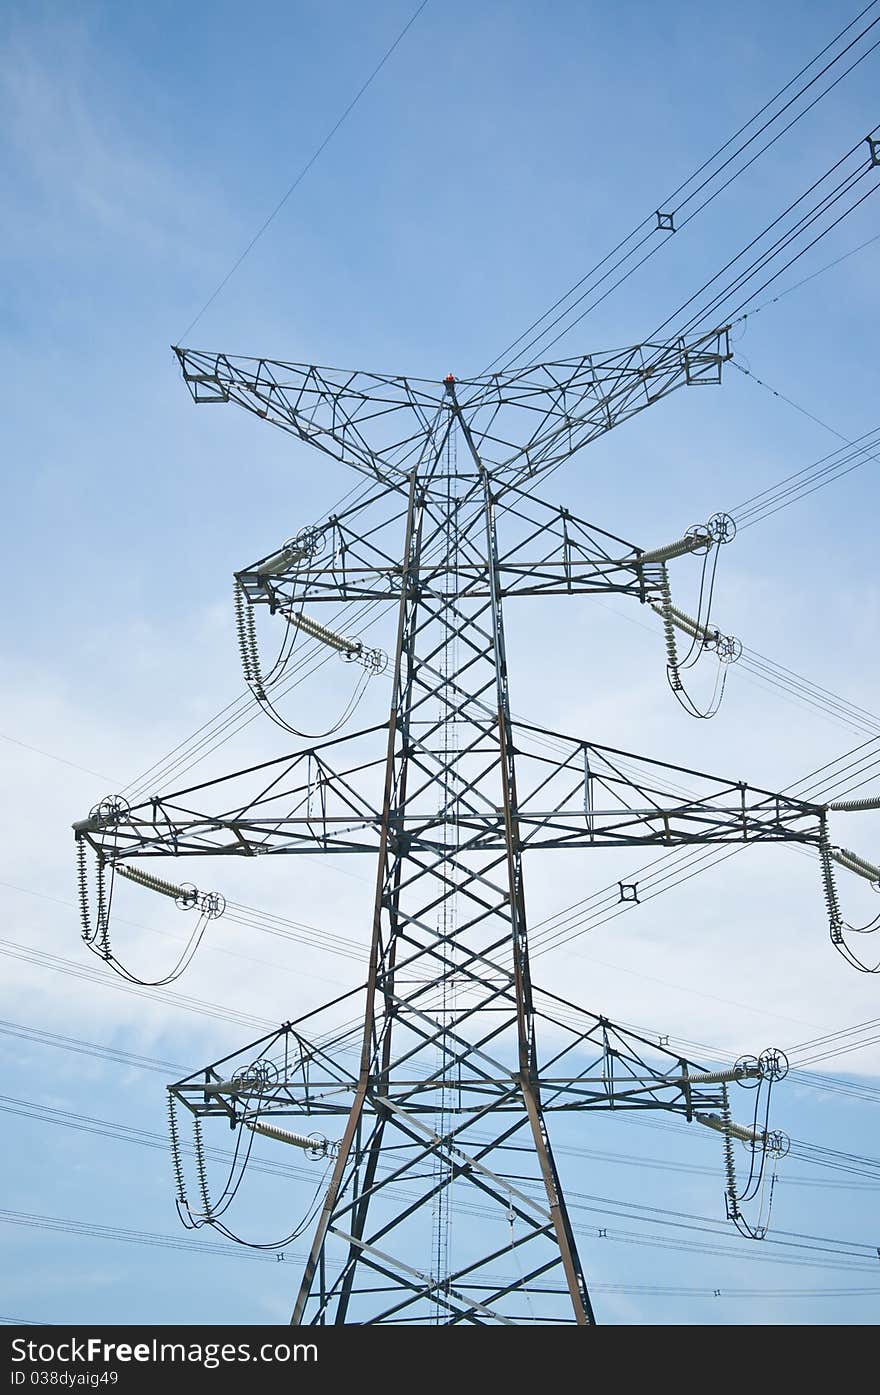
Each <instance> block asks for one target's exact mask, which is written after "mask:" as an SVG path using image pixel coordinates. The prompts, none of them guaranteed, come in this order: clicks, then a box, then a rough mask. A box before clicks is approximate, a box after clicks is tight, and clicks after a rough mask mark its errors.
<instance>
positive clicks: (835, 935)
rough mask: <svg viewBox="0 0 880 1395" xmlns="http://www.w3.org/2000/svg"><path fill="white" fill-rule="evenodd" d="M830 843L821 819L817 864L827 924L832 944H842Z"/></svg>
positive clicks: (824, 824)
mask: <svg viewBox="0 0 880 1395" xmlns="http://www.w3.org/2000/svg"><path fill="white" fill-rule="evenodd" d="M832 859H833V854H832V851H831V845H830V843H829V842H828V824H827V821H826V820H825V818H823V819H822V823H821V827H820V830H819V865H820V867H821V869H822V890H823V892H824V894H825V905H826V908H827V910H828V926H829V930H830V932H831V941H832V944H836V945H842V944H843V923H844V922H843V915H842V914H841V910H840V902H839V901H838V899H837V884H836V882H835V880H834V865H833V860H832Z"/></svg>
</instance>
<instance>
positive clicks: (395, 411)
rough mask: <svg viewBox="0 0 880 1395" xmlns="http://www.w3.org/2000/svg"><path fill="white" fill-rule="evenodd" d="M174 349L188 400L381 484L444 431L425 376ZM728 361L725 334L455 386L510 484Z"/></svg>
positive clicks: (428, 451) (484, 451)
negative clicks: (237, 411)
mask: <svg viewBox="0 0 880 1395" xmlns="http://www.w3.org/2000/svg"><path fill="white" fill-rule="evenodd" d="M174 352H175V354H176V355H177V357H178V359H179V361H180V365H181V368H182V369H183V375H184V379H185V381H186V383H187V385H188V387H189V389H190V392H191V393H192V396H193V400H194V401H195V402H198V403H206V402H234V403H236V404H237V405H238V406H240V407H244V408H245V409H246V410H247V411H249V412H253V413H254V414H255V415H256V416H258V417H261V418H262V419H263V420H265V421H268V422H271V423H272V425H274V426H279V427H281V428H282V429H283V430H285V431H289V432H291V433H292V434H293V435H295V436H298V437H299V439H300V440H302V441H305V442H307V443H308V444H309V445H313V446H316V447H317V448H318V449H319V450H322V451H324V452H326V453H327V454H328V455H332V456H333V457H334V458H335V459H337V460H340V461H342V462H343V464H346V465H350V466H352V467H353V468H355V469H357V470H359V471H361V472H362V473H364V474H367V475H369V476H370V477H371V478H375V479H380V480H383V481H385V482H386V483H396V484H398V485H399V486H401V487H403V486H404V485H405V483H406V478H407V476H408V475H409V474H410V473H411V472H412V471H413V470H418V469H420V468H424V466H425V464H426V463H427V462H428V461H429V460H430V458H431V455H432V452H433V448H434V444H435V438H437V437H438V436H441V435H442V433H443V432H444V431H446V430H448V429H449V418H448V414H447V412H446V411H445V404H444V394H443V389H442V387H438V385H437V384H436V383H435V382H434V381H432V380H430V379H424V378H408V377H401V376H391V375H387V374H381V373H363V372H355V371H349V370H344V369H334V368H319V367H315V366H314V365H309V364H302V363H282V362H279V361H277V360H273V359H263V358H260V359H255V358H244V357H235V356H230V355H228V354H214V353H206V352H203V351H200V350H194V349H182V348H177V347H175V349H174ZM730 357H731V354H730V345H729V330H728V328H727V327H724V328H722V329H716V330H712V331H710V332H709V333H708V334H705V333H704V334H700V335H695V336H693V337H691V338H688V339H676V340H674V341H672V342H671V343H666V344H663V343H658V344H651V343H647V344H637V345H635V346H634V347H631V348H626V349H618V350H614V351H612V352H610V353H605V354H585V355H583V356H581V357H580V358H576V359H567V360H563V361H560V362H558V363H545V364H538V365H536V366H533V367H528V368H523V369H519V370H516V371H512V372H506V373H495V374H491V375H487V376H485V377H480V378H473V379H470V380H462V381H461V382H460V383H459V384H458V388H459V392H460V393H461V394H462V410H463V412H464V415H465V418H466V420H467V424H468V426H469V428H470V431H471V433H472V436H473V439H474V441H475V444H476V446H477V449H478V450H479V452H480V456H481V459H482V461H483V463H484V465H485V467H486V468H487V469H488V470H489V471H490V472H492V473H493V474H498V475H503V476H505V477H510V478H515V477H519V476H520V475H523V474H527V475H534V474H536V473H538V471H540V470H542V469H546V468H548V467H550V466H551V465H553V464H555V463H556V462H557V461H559V460H560V459H563V458H565V457H567V456H569V455H571V454H572V453H573V452H574V451H576V450H580V449H581V448H582V447H583V446H585V445H587V444H588V443H589V442H590V441H592V440H595V439H596V437H598V436H601V435H604V433H605V432H607V431H610V430H612V428H613V427H615V426H617V425H618V424H619V423H620V422H622V421H626V420H627V419H628V418H630V417H632V416H634V415H635V414H636V413H637V412H641V411H643V410H644V408H645V407H649V406H651V405H652V404H653V403H655V402H658V401H659V400H660V399H661V398H663V397H666V396H667V395H668V394H669V393H670V392H672V391H674V390H675V389H676V388H678V387H682V386H685V385H695V384H705V383H715V384H717V383H720V381H721V369H722V364H723V363H724V362H726V361H727V360H728V359H729V358H730ZM524 436H525V440H523V437H524Z"/></svg>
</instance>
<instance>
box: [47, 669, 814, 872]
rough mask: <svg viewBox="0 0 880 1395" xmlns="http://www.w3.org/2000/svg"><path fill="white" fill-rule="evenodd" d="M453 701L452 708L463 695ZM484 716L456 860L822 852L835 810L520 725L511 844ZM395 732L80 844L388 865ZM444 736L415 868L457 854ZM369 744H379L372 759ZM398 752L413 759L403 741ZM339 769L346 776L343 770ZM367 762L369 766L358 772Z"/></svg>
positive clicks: (404, 832) (418, 758) (128, 820)
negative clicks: (388, 768)
mask: <svg viewBox="0 0 880 1395" xmlns="http://www.w3.org/2000/svg"><path fill="white" fill-rule="evenodd" d="M450 690H451V696H452V695H453V694H454V685H452V684H450ZM475 707H476V710H474V711H472V712H468V711H467V709H468V704H467V702H466V700H465V698H464V695H462V703H461V707H460V708H459V713H460V718H461V721H462V724H465V723H466V724H467V726H468V727H469V728H470V730H471V733H472V739H471V741H470V743H469V745H468V746H467V748H466V749H465V750H463V751H461V752H460V753H459V755H460V760H459V762H457V764H460V765H461V766H462V767H463V766H464V764H465V761H466V760H470V762H471V763H472V770H471V772H470V773H469V774H468V775H464V774H461V773H459V774H458V776H457V801H458V809H457V812H456V816H455V824H456V828H457V830H458V835H459V837H458V844H457V853H456V857H463V856H464V855H465V854H469V853H475V852H500V851H504V849H505V848H506V847H507V845H508V841H509V838H510V837H511V836H513V837H514V839H515V841H516V843H517V846H518V847H519V848H520V849H521V850H523V851H526V850H528V849H530V848H539V849H541V850H544V851H546V850H548V849H551V850H552V849H557V850H558V849H565V848H584V847H640V846H652V845H657V846H663V847H681V846H684V845H686V844H690V843H707V844H716V843H767V842H771V843H776V842H796V843H806V844H811V845H813V846H816V847H818V845H819V840H820V831H821V820H822V815H823V812H824V809H823V806H821V805H816V804H811V803H808V802H806V801H804V800H798V799H793V798H790V797H789V796H787V795H782V794H777V793H774V792H772V791H769V790H761V789H756V788H754V787H752V786H750V785H747V784H745V783H744V782H742V781H736V780H729V779H724V778H722V777H719V776H710V775H706V774H703V773H702V772H699V771H695V770H691V769H689V768H688V767H683V766H675V765H670V764H669V763H667V762H665V761H651V760H649V759H647V758H646V757H644V756H640V755H637V754H635V753H633V752H626V751H618V750H616V749H614V748H611V747H604V746H597V745H595V744H594V743H592V742H587V741H579V740H577V739H576V738H573V737H561V736H560V735H559V734H558V733H555V732H547V731H543V730H542V729H540V728H536V727H534V726H531V725H528V724H526V723H520V722H511V727H510V730H511V734H512V736H513V739H514V741H515V745H514V747H513V750H512V752H511V754H515V755H516V757H517V769H518V771H519V778H520V786H521V788H522V791H523V793H522V794H521V796H520V798H519V801H518V804H517V813H516V820H515V829H514V830H508V827H507V811H506V809H505V806H504V805H503V804H499V803H498V802H497V799H496V793H497V792H496V791H495V789H494V780H495V777H496V770H495V765H494V762H493V760H492V759H491V757H492V756H493V755H494V753H495V752H496V751H497V735H496V730H495V728H496V722H497V719H496V717H495V716H494V715H493V714H491V713H490V712H489V711H487V710H485V709H482V710H481V709H480V708H479V707H478V706H476V705H475ZM465 714H467V715H465ZM388 731H389V728H388V726H387V724H383V725H382V726H379V727H371V728H368V729H366V730H365V731H363V732H358V733H356V734H355V735H354V736H352V737H337V738H335V739H334V740H333V741H330V742H326V743H322V744H321V745H319V746H314V747H309V748H307V749H305V750H304V751H300V752H298V753H295V754H293V755H289V756H280V757H278V758H276V759H275V760H272V761H266V762H264V763H262V764H261V765H259V766H257V767H248V768H247V769H245V770H243V771H241V772H238V773H236V774H232V775H226V776H223V777H221V778H220V779H218V780H210V781H205V782H203V783H202V784H200V785H196V786H190V787H188V788H187V789H183V790H177V791H171V792H169V793H166V794H162V795H156V796H153V797H152V798H151V799H148V800H145V801H143V802H142V803H140V804H137V805H135V806H134V807H132V808H129V807H127V806H126V805H122V804H120V805H118V806H116V807H114V808H111V809H109V810H108V811H107V812H104V813H102V812H101V811H100V809H99V810H97V811H96V812H94V813H93V814H91V815H90V816H89V817H88V818H87V819H83V820H81V821H80V822H78V823H77V824H75V825H74V828H75V831H76V836H77V838H80V839H82V840H84V841H85V842H87V843H88V844H89V845H90V846H91V847H92V848H93V849H94V850H95V851H96V852H99V853H100V854H101V856H102V858H103V859H104V860H105V861H106V862H107V863H109V864H110V865H113V864H115V863H124V862H128V861H129V860H131V859H132V858H142V857H147V858H148V857H169V856H173V857H208V856H212V857H214V856H221V855H227V856H228V855H233V856H238V857H241V856H267V855H271V854H296V853H322V852H325V853H340V852H346V853H372V854H373V855H375V853H376V851H377V849H378V847H379V841H380V838H381V835H382V829H383V824H384V821H385V814H384V812H383V808H382V799H381V788H380V777H381V774H382V771H383V769H384V762H383V760H382V758H381V756H378V755H373V756H372V759H371V758H369V752H370V750H373V751H374V750H375V748H376V744H377V743H378V742H380V741H381V740H382V735H383V733H384V734H385V735H386V737H387V734H388ZM436 735H437V728H436V726H435V725H434V724H431V725H429V726H428V728H427V729H426V730H425V731H420V732H415V731H411V732H410V734H409V739H408V747H407V757H408V761H409V763H410V764H411V765H412V767H413V769H414V771H415V772H418V775H419V776H420V777H421V780H420V784H419V786H418V787H417V788H416V790H415V792H414V794H413V796H411V798H410V799H408V800H407V805H406V808H405V809H403V810H401V812H400V813H399V815H398V817H397V819H396V821H395V830H394V834H393V843H394V846H395V848H396V849H398V850H400V851H404V850H405V851H406V853H407V855H408V856H413V857H416V856H419V855H424V854H428V855H431V856H435V855H437V854H438V853H443V852H444V851H445V848H446V845H445V843H444V841H443V833H444V830H445V829H446V828H447V826H448V822H449V816H448V813H446V812H444V811H443V810H440V811H438V810H437V808H436V806H435V804H434V803H433V801H432V799H431V791H432V788H433V781H434V780H435V779H436V778H439V776H440V774H441V773H442V770H441V764H440V761H439V758H438V753H437V751H436V749H435V747H434V745H433V742H434V739H435V738H436ZM367 738H372V740H371V741H370V744H369V746H368V745H367ZM542 741H543V742H547V741H552V742H553V743H554V744H555V749H554V748H552V747H551V749H550V751H549V752H548V751H547V750H546V749H543V748H542V745H541V742H542ZM396 747H397V749H398V750H399V749H400V742H399V741H398V742H397V743H396ZM347 748H352V749H350V750H347ZM560 748H561V749H560ZM331 755H338V756H339V757H340V758H341V760H342V761H344V762H345V764H344V765H343V766H342V767H341V768H340V769H336V768H334V766H333V765H332V764H331V760H330V757H331ZM355 755H357V756H360V757H361V758H360V759H358V760H356V761H355V760H353V759H352V757H354V756H355ZM346 756H348V759H347V760H346ZM676 777H685V778H687V779H690V780H691V781H699V782H700V785H701V787H700V788H699V789H697V790H695V791H694V793H693V796H692V797H690V798H683V797H682V796H681V795H680V794H674V793H671V792H670V784H671V783H673V782H675V781H676ZM212 796H213V797H214V798H215V799H219V798H220V797H222V798H223V799H224V807H222V808H219V809H218V808H212V807H211V802H212V801H211V797H212ZM636 801H637V802H636ZM230 802H231V803H232V806H233V807H232V808H231V809H230V807H229V804H230ZM194 804H198V806H199V807H193V805H194ZM452 860H453V861H454V860H455V858H453V859H452Z"/></svg>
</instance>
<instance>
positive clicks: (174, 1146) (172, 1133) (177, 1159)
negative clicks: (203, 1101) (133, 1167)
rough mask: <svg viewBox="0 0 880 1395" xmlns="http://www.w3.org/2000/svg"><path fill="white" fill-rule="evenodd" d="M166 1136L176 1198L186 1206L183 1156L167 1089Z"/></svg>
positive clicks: (174, 1107)
mask: <svg viewBox="0 0 880 1395" xmlns="http://www.w3.org/2000/svg"><path fill="white" fill-rule="evenodd" d="M168 1137H169V1139H170V1142H171V1165H172V1167H173V1168H174V1180H175V1182H176V1183H177V1193H176V1198H177V1200H178V1201H179V1202H180V1204H181V1206H186V1183H185V1181H184V1176H183V1158H182V1156H181V1152H180V1138H179V1137H178V1133H177V1109H176V1106H175V1103H174V1096H173V1095H172V1093H171V1091H170V1090H169V1091H168Z"/></svg>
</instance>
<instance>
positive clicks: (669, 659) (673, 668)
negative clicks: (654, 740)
mask: <svg viewBox="0 0 880 1395" xmlns="http://www.w3.org/2000/svg"><path fill="white" fill-rule="evenodd" d="M660 597H661V600H660V607H661V610H660V613H661V615H662V616H663V634H664V636H665V638H666V668H667V671H668V673H669V682H670V685H671V687H672V688H673V689H674V690H675V691H676V692H681V691H682V690H683V688H684V684H683V683H682V681H681V675H680V673H679V671H678V649H677V647H676V643H675V625H674V623H673V619H672V597H671V595H670V593H669V573H668V571H667V570H666V563H665V562H664V563H663V568H662V572H661V582H660Z"/></svg>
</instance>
